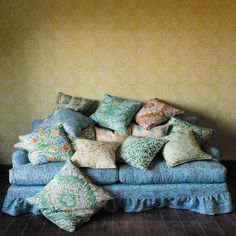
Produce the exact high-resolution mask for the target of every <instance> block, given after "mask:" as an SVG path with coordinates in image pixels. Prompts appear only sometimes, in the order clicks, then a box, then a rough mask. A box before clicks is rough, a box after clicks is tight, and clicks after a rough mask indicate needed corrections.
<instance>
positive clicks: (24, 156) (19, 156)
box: [12, 150, 29, 167]
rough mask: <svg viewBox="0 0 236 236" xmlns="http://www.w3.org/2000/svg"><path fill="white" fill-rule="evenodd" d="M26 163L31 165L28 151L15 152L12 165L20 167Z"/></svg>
mask: <svg viewBox="0 0 236 236" xmlns="http://www.w3.org/2000/svg"><path fill="white" fill-rule="evenodd" d="M26 163H29V159H28V151H26V150H15V151H14V152H13V153H12V165H13V167H14V166H18V165H24V164H26Z"/></svg>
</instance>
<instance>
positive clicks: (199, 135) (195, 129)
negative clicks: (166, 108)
mask: <svg viewBox="0 0 236 236" xmlns="http://www.w3.org/2000/svg"><path fill="white" fill-rule="evenodd" d="M168 124H170V125H171V128H170V130H169V134H173V133H176V132H177V131H178V130H183V131H187V130H191V131H192V133H193V135H194V137H195V139H196V141H197V142H198V144H199V145H200V146H202V145H204V144H206V143H207V141H208V140H209V139H210V137H211V136H212V135H213V134H214V133H215V130H214V129H210V128H207V127H202V126H197V125H193V124H190V123H189V122H187V121H184V120H181V119H178V118H176V117H172V118H171V119H170V120H169V122H168Z"/></svg>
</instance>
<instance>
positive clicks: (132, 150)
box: [117, 136, 167, 170]
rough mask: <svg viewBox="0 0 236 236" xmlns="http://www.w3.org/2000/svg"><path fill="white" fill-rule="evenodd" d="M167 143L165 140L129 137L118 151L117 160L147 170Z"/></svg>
mask: <svg viewBox="0 0 236 236" xmlns="http://www.w3.org/2000/svg"><path fill="white" fill-rule="evenodd" d="M166 142H167V140H166V139H164V138H159V139H156V138H146V137H145V138H144V137H135V136H129V137H128V138H127V139H126V140H125V141H124V142H123V143H122V145H121V146H120V148H119V149H118V151H117V158H118V159H120V160H121V161H123V162H124V163H127V164H129V165H131V166H134V167H136V168H140V169H142V170H147V168H148V166H149V164H150V163H151V161H152V160H153V158H154V157H155V156H156V154H157V153H158V152H159V150H160V149H161V147H162V146H163V145H164V144H165V143H166Z"/></svg>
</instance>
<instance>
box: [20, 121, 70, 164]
mask: <svg viewBox="0 0 236 236" xmlns="http://www.w3.org/2000/svg"><path fill="white" fill-rule="evenodd" d="M19 139H20V144H22V146H23V147H24V149H26V150H27V151H28V158H29V161H30V162H31V164H32V165H40V164H45V163H48V162H59V161H66V160H68V159H70V158H71V157H72V155H73V153H74V152H73V149H72V147H71V145H70V143H69V140H68V139H67V136H66V134H65V131H64V128H63V126H62V125H61V124H60V125H59V126H57V127H55V128H40V129H39V130H38V131H37V132H33V133H30V134H27V135H20V136H19Z"/></svg>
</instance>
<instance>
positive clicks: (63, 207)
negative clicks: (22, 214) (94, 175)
mask: <svg viewBox="0 0 236 236" xmlns="http://www.w3.org/2000/svg"><path fill="white" fill-rule="evenodd" d="M111 199H112V197H111V196H110V195H109V194H108V193H106V192H105V191H104V190H103V189H102V188H100V187H98V186H96V185H94V184H92V183H91V181H90V180H89V179H87V178H86V177H85V176H84V175H83V174H82V173H81V171H80V170H79V169H78V168H77V167H76V166H75V165H73V163H72V162H71V161H67V162H66V164H65V165H64V166H63V167H62V169H61V170H60V171H59V172H58V174H57V175H56V176H55V177H54V178H53V180H51V181H50V182H49V183H48V184H47V185H46V186H45V187H44V188H43V189H42V190H41V192H39V193H38V194H36V195H35V196H33V197H30V198H27V201H28V203H29V204H31V205H36V207H38V208H39V209H40V210H41V211H42V214H43V215H44V216H45V217H47V218H48V219H49V220H50V221H51V222H53V223H54V224H56V225H57V226H59V227H60V228H61V229H64V230H66V231H69V232H73V231H74V230H75V229H76V226H79V225H81V224H82V223H84V222H86V221H88V220H89V219H90V217H91V216H92V215H93V214H94V213H95V212H97V211H98V210H99V209H100V208H102V207H103V206H105V204H107V202H108V201H109V200H111Z"/></svg>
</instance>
